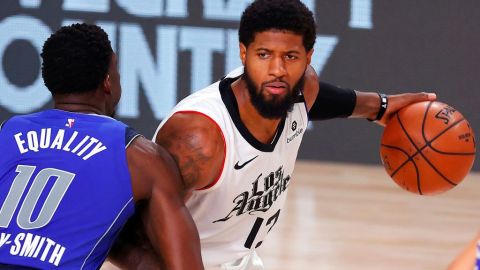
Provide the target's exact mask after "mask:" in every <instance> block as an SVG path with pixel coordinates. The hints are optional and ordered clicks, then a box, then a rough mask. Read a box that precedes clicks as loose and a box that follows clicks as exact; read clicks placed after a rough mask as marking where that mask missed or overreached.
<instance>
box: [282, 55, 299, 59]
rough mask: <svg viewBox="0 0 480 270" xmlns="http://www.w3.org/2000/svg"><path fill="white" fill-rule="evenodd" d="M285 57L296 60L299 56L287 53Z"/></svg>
mask: <svg viewBox="0 0 480 270" xmlns="http://www.w3.org/2000/svg"><path fill="white" fill-rule="evenodd" d="M285 58H286V59H287V60H295V59H298V57H297V56H296V55H293V54H287V55H286V56H285Z"/></svg>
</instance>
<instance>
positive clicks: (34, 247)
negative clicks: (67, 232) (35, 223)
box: [0, 233, 66, 266]
mask: <svg viewBox="0 0 480 270" xmlns="http://www.w3.org/2000/svg"><path fill="white" fill-rule="evenodd" d="M4 248H7V249H8V248H9V252H10V254H11V255H13V256H20V257H29V258H35V259H39V260H41V261H48V262H49V263H51V264H53V265H55V266H58V265H59V263H60V261H61V260H62V256H63V254H64V253H65V250H66V248H65V247H64V246H62V245H60V244H58V243H56V242H55V241H53V240H52V239H50V238H47V237H43V236H40V235H35V234H31V233H19V234H17V235H12V234H9V233H1V234H0V249H4Z"/></svg>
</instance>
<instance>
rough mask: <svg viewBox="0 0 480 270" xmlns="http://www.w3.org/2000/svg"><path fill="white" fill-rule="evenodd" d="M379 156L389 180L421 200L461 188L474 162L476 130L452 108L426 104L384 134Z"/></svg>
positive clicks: (404, 112)
mask: <svg viewBox="0 0 480 270" xmlns="http://www.w3.org/2000/svg"><path fill="white" fill-rule="evenodd" d="M380 156H381V159H382V163H383V166H384V167H385V170H386V171H387V173H388V175H390V177H391V178H392V179H393V180H394V181H395V182H396V183H397V184H398V185H399V186H400V187H402V188H404V189H406V190H408V191H410V192H413V193H418V194H421V195H433V194H438V193H442V192H445V191H447V190H449V189H451V188H453V187H455V186H456V185H457V184H459V183H460V182H461V181H462V180H463V179H464V178H465V176H466V175H467V174H468V173H469V171H470V169H471V168H472V165H473V161H474V159H475V138H474V134H473V130H472V128H471V126H470V124H469V123H468V121H467V120H466V119H465V118H464V117H463V115H462V114H461V113H460V112H459V111H457V110H456V109H454V108H453V107H451V106H449V105H447V104H444V103H441V102H438V101H425V102H419V103H415V104H412V105H409V106H407V107H405V108H403V109H401V110H400V111H398V112H397V113H396V114H395V115H394V116H393V117H392V118H391V119H390V121H389V122H388V124H387V126H386V127H385V130H384V132H383V136H382V141H381V146H380Z"/></svg>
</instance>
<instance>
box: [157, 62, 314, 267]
mask: <svg viewBox="0 0 480 270" xmlns="http://www.w3.org/2000/svg"><path fill="white" fill-rule="evenodd" d="M242 72H243V69H237V70H235V71H234V72H232V73H231V74H229V75H227V76H228V77H237V76H239V75H241V74H242ZM229 91H231V90H230V89H229ZM181 111H190V112H191V111H196V112H200V113H201V114H204V115H207V116H208V117H210V118H211V119H212V120H213V121H214V122H215V123H217V124H218V126H219V127H220V129H221V131H222V132H223V135H224V137H225V143H226V157H225V164H224V168H223V171H222V173H221V176H220V178H219V180H218V182H217V183H216V184H215V185H214V186H213V187H211V188H209V189H207V190H198V191H195V192H194V193H193V195H192V196H191V198H190V199H189V200H188V202H187V207H188V209H189V210H190V213H191V214H192V216H193V219H194V220H195V223H196V225H197V228H198V230H199V234H200V239H201V246H202V258H203V262H204V264H205V267H206V268H207V269H229V270H245V269H252V270H253V269H255V270H256V269H263V266H262V263H261V260H260V258H259V257H258V256H257V255H256V253H255V252H254V251H255V247H256V246H257V245H260V242H262V241H264V240H265V237H266V235H267V233H268V231H269V230H272V229H274V228H275V224H276V223H277V222H278V221H279V217H280V216H282V214H281V209H282V207H283V206H284V202H285V198H286V196H287V191H288V186H289V185H290V184H291V182H292V181H293V180H292V179H291V175H292V172H293V169H294V165H295V160H296V158H297V153H298V148H299V146H300V142H301V140H302V137H303V134H304V133H305V131H306V128H307V121H308V118H307V111H306V107H305V103H304V102H299V103H296V104H295V105H294V109H293V111H292V112H290V113H289V114H288V116H287V119H286V121H285V125H284V128H283V131H282V132H281V133H280V134H277V136H280V138H279V140H278V142H277V144H276V146H275V148H274V150H273V151H272V152H268V151H263V150H259V149H257V148H255V147H254V146H252V145H251V144H250V143H249V142H248V141H247V140H246V139H245V138H244V137H243V136H242V134H241V133H240V132H239V130H238V129H237V127H236V126H235V123H234V119H232V118H231V116H230V114H229V112H228V110H227V108H226V106H225V104H224V102H223V101H222V97H221V94H220V91H219V82H217V83H214V84H212V85H210V86H208V87H207V88H205V89H203V90H200V91H198V92H196V93H194V94H192V95H190V96H189V97H187V98H185V99H184V100H182V101H181V102H180V103H179V104H178V105H177V106H176V107H175V108H174V109H173V111H172V112H171V114H170V115H169V116H168V117H166V118H165V119H164V121H163V122H162V123H161V124H160V126H159V128H158V129H160V128H161V126H162V125H163V124H164V123H165V122H166V121H167V120H168V118H169V117H171V115H172V114H174V113H176V112H181ZM158 129H157V132H158ZM157 132H156V133H157ZM156 133H155V136H154V138H155V137H156ZM251 159H252V160H251ZM249 160H251V161H250V162H248V163H247V164H246V165H245V166H244V167H242V168H241V169H235V164H236V163H238V165H242V164H244V163H246V162H247V161H249ZM222 219H223V220H222ZM255 224H256V225H258V227H256V229H254V227H255V226H254V225H255ZM249 236H250V239H251V241H250V242H249V243H250V244H248V243H247V242H248V241H247V239H248V238H249ZM246 246H248V247H249V248H247V247H246ZM228 262H230V263H228ZM222 264H223V266H222Z"/></svg>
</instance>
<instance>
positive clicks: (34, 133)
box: [14, 128, 107, 160]
mask: <svg viewBox="0 0 480 270" xmlns="http://www.w3.org/2000/svg"><path fill="white" fill-rule="evenodd" d="M14 137H15V141H16V143H17V146H18V150H19V151H20V153H21V154H25V153H27V152H29V151H33V152H38V151H41V150H43V149H57V150H62V151H67V152H70V153H72V154H76V155H77V156H79V157H81V158H82V159H83V160H87V159H89V158H91V157H92V156H94V155H96V154H98V153H100V152H102V151H103V150H105V149H107V147H106V146H105V145H103V143H102V142H101V141H99V140H98V139H96V138H94V137H91V136H89V135H81V134H79V133H78V131H74V132H73V133H72V134H70V135H66V134H65V130H64V129H58V130H52V129H51V128H42V129H41V130H30V131H28V132H26V133H25V134H24V133H21V132H19V133H17V134H15V135H14Z"/></svg>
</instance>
